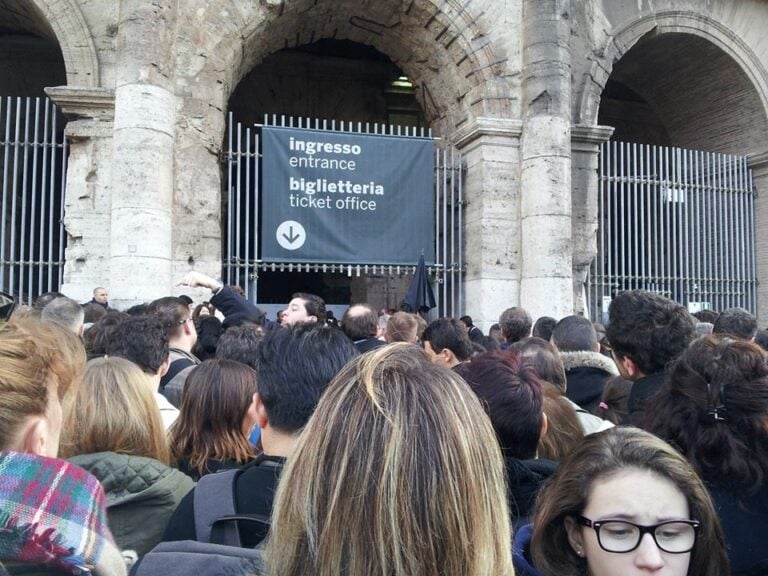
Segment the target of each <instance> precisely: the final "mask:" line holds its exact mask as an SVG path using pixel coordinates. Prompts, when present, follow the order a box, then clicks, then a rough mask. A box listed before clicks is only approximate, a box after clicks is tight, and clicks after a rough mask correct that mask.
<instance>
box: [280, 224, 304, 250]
mask: <svg viewBox="0 0 768 576" xmlns="http://www.w3.org/2000/svg"><path fill="white" fill-rule="evenodd" d="M275 236H276V238H277V243H278V244H280V246H282V247H283V248H285V249H286V250H298V249H299V248H301V247H302V246H304V242H306V241H307V231H306V230H304V226H302V225H301V224H299V223H298V222H296V220H286V221H285V222H283V223H282V224H280V226H278V227H277V232H276V233H275Z"/></svg>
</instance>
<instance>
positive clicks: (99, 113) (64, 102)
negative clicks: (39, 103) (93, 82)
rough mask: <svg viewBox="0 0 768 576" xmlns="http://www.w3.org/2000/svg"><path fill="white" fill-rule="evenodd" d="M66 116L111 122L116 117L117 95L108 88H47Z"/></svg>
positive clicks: (46, 90)
mask: <svg viewBox="0 0 768 576" xmlns="http://www.w3.org/2000/svg"><path fill="white" fill-rule="evenodd" d="M45 92H46V93H47V94H48V96H50V98H51V100H53V101H54V102H55V103H56V105H57V106H59V108H61V110H62V112H64V114H67V115H69V116H75V117H79V118H98V119H104V120H111V119H112V118H114V115H115V93H114V91H113V90H109V89H107V88H80V87H75V86H55V87H51V88H46V89H45Z"/></svg>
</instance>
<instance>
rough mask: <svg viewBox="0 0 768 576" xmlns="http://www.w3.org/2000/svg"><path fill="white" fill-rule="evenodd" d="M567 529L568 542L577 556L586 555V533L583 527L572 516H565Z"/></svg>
mask: <svg viewBox="0 0 768 576" xmlns="http://www.w3.org/2000/svg"><path fill="white" fill-rule="evenodd" d="M565 531H566V532H567V534H568V543H569V544H570V545H571V548H573V551H574V552H576V555H577V556H581V557H583V556H584V534H583V533H582V531H581V527H580V526H579V525H578V524H576V521H575V520H574V519H573V518H571V517H570V516H566V517H565Z"/></svg>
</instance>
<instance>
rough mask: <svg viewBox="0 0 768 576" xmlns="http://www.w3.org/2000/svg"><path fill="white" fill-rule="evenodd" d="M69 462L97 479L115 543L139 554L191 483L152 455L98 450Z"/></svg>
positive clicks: (161, 528)
mask: <svg viewBox="0 0 768 576" xmlns="http://www.w3.org/2000/svg"><path fill="white" fill-rule="evenodd" d="M69 461H70V462H72V463H73V464H77V465H78V466H80V467H82V468H85V469H86V470H87V471H88V472H90V473H91V474H93V475H94V476H96V478H98V479H99V481H100V482H101V485H102V486H103V487H104V492H105V493H106V496H107V522H108V524H109V529H110V530H111V531H112V534H113V535H114V537H115V541H116V542H117V545H118V546H119V547H120V548H121V549H122V550H134V551H135V552H136V553H137V554H138V555H139V556H142V555H144V554H146V553H147V552H149V551H150V550H151V549H152V548H153V547H154V546H155V545H156V544H157V543H159V542H160V540H161V539H162V536H163V532H164V531H165V525H166V524H167V523H168V520H169V519H170V517H171V514H173V511H174V510H175V509H176V507H177V506H178V505H179V502H180V501H181V499H182V498H183V497H184V496H185V495H186V494H187V492H189V491H190V490H191V489H192V487H193V486H194V482H193V481H192V479H191V478H190V477H189V476H187V475H186V474H184V473H182V472H179V471H178V470H176V469H175V468H171V467H169V466H166V465H165V464H163V463H162V462H158V461H157V460H154V459H152V458H144V457H142V456H127V455H125V454H116V453H114V452H99V453H96V454H80V455H78V456H73V457H72V458H69Z"/></svg>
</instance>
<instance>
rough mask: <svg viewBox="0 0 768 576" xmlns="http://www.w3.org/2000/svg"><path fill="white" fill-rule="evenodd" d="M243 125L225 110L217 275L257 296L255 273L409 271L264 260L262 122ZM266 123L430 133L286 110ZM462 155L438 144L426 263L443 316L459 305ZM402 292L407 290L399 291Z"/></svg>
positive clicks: (408, 269)
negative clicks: (431, 243) (431, 246)
mask: <svg viewBox="0 0 768 576" xmlns="http://www.w3.org/2000/svg"><path fill="white" fill-rule="evenodd" d="M261 126H262V125H254V126H244V125H243V124H241V123H239V122H235V121H234V118H233V115H232V113H231V112H230V114H229V123H228V131H227V146H226V148H227V150H226V153H225V154H224V156H223V161H224V162H225V163H226V186H227V188H226V190H225V202H226V207H225V211H226V214H227V216H226V235H225V241H224V252H225V259H224V262H223V270H222V276H223V277H224V279H225V281H226V282H227V283H228V284H237V285H240V286H242V287H243V289H244V291H245V295H246V298H249V299H251V300H254V301H255V300H256V296H257V295H256V294H255V293H254V292H255V291H256V286H257V282H258V277H259V272H263V271H271V272H322V273H331V274H343V275H346V276H349V277H353V276H355V277H360V276H361V275H368V274H373V275H377V274H378V275H395V276H400V275H412V274H413V273H414V272H415V269H416V263H415V262H414V265H413V266H403V265H400V266H397V265H382V264H371V263H367V262H363V261H361V262H359V263H356V264H339V263H334V262H327V263H296V262H263V261H262V260H261V259H260V247H259V234H258V232H259V217H260V216H259V208H260V194H259V190H260V168H261V166H260V162H259V159H260V149H261V148H260V137H259V136H260V128H261ZM263 126H276V127H288V128H306V129H312V130H330V131H338V132H346V133H358V134H368V135H382V136H406V137H407V136H413V137H420V138H424V137H430V136H431V133H429V132H426V131H425V130H424V129H423V128H420V129H416V128H409V127H403V126H392V125H385V124H371V123H352V122H347V123H345V122H343V121H338V122H337V121H335V120H318V119H310V118H297V117H290V116H276V115H272V116H265V118H264V123H263ZM463 177H464V173H463V167H462V160H461V156H460V155H459V154H458V153H457V152H456V151H455V149H454V148H448V149H445V148H439V147H435V190H434V194H435V199H434V201H435V220H434V227H435V263H434V265H432V266H429V272H430V275H431V277H432V279H433V287H434V289H435V290H434V291H435V298H436V299H437V301H438V302H437V310H438V314H439V315H440V316H459V315H461V314H463V310H464V292H463V290H464V286H463V275H464V253H463V226H464V222H463V214H464V190H463ZM403 296H405V294H403Z"/></svg>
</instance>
